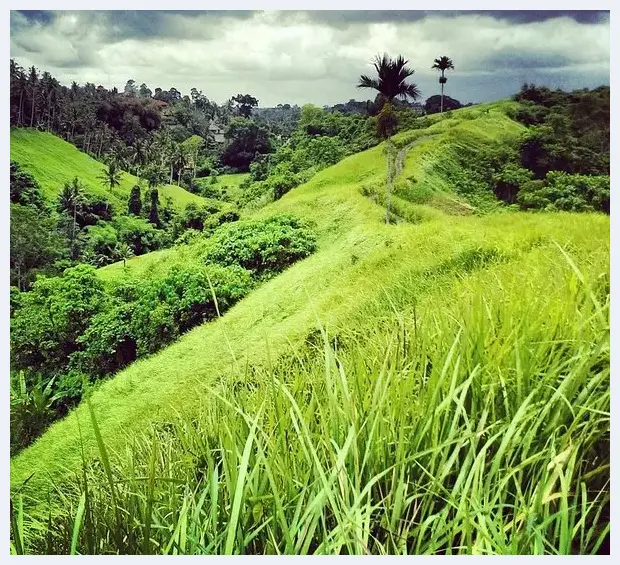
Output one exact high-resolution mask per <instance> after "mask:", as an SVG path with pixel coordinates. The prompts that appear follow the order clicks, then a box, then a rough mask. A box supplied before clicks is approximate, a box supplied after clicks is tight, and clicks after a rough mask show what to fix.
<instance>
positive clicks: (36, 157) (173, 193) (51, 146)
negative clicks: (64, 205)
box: [11, 128, 206, 210]
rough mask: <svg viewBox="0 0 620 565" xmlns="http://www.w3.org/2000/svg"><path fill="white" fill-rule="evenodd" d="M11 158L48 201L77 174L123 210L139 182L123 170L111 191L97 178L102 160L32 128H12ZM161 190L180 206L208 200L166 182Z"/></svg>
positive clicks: (93, 191)
mask: <svg viewBox="0 0 620 565" xmlns="http://www.w3.org/2000/svg"><path fill="white" fill-rule="evenodd" d="M11 160H12V161H16V162H17V163H19V164H20V165H21V166H22V167H23V168H24V169H25V170H26V171H28V172H29V173H31V174H32V175H33V176H34V178H35V179H36V181H37V182H38V183H39V185H40V186H41V190H42V191H43V194H44V196H45V197H46V198H47V199H49V200H54V199H55V198H56V197H57V196H58V194H59V193H60V192H61V190H62V187H63V185H64V183H66V182H69V181H71V180H73V178H74V177H75V176H77V177H78V178H79V179H80V180H81V181H82V182H83V183H84V185H85V187H86V192H87V193H89V194H92V195H96V196H100V197H103V198H107V199H108V200H110V201H111V202H112V203H113V204H114V205H116V206H117V208H118V209H119V210H123V209H124V208H125V206H126V202H127V198H128V197H129V193H130V191H131V188H132V187H133V186H134V185H135V184H137V178H136V177H135V176H133V175H130V174H129V173H123V175H122V178H121V185H120V186H119V187H117V188H115V189H114V192H110V190H109V189H107V188H106V187H104V186H103V185H102V184H101V181H100V180H99V178H98V177H99V175H100V174H101V172H102V171H103V169H104V165H103V164H102V163H100V162H99V161H97V160H95V159H93V158H92V157H90V156H89V155H87V154H86V153H82V152H81V151H80V150H79V149H77V148H76V147H75V146H73V145H71V144H70V143H68V142H66V141H64V140H63V139H61V138H59V137H57V136H55V135H53V134H51V133H47V132H42V131H37V130H34V129H30V128H11ZM158 190H159V195H160V199H161V201H162V202H163V201H164V200H165V198H166V197H167V196H169V197H170V198H172V201H173V202H174V204H175V205H176V206H177V207H179V208H182V207H184V206H185V205H186V204H187V203H188V202H195V203H196V204H200V203H203V202H206V201H205V199H203V198H202V197H200V196H198V195H196V194H192V193H191V192H188V191H187V190H185V189H184V188H182V187H180V186H175V185H163V186H160V187H158Z"/></svg>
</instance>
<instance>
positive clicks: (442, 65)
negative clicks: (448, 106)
mask: <svg viewBox="0 0 620 565" xmlns="http://www.w3.org/2000/svg"><path fill="white" fill-rule="evenodd" d="M431 69H437V70H438V71H441V76H440V77H439V84H441V109H440V113H443V85H444V84H446V82H448V79H447V78H446V71H447V70H449V69H454V64H453V63H452V59H450V57H446V56H445V55H442V56H441V57H439V59H435V64H434V65H433V66H432V67H431Z"/></svg>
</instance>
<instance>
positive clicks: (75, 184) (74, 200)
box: [57, 177, 85, 259]
mask: <svg viewBox="0 0 620 565" xmlns="http://www.w3.org/2000/svg"><path fill="white" fill-rule="evenodd" d="M84 204H85V197H84V192H83V190H82V185H81V184H80V181H79V180H78V178H77V177H75V178H74V179H73V180H72V181H71V182H70V183H68V182H66V183H65V185H64V186H63V188H62V192H61V193H60V195H59V196H58V207H57V210H58V212H60V213H64V214H66V215H67V217H68V218H72V221H71V225H70V226H69V225H67V238H68V239H69V249H70V251H71V258H72V259H75V258H76V257H77V249H76V247H75V237H76V231H77V211H78V210H80V213H81V211H82V207H83V205H84Z"/></svg>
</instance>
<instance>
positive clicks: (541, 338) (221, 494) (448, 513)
mask: <svg viewBox="0 0 620 565" xmlns="http://www.w3.org/2000/svg"><path fill="white" fill-rule="evenodd" d="M486 110H490V111H489V112H488V113H487V112H486ZM467 111H468V112H474V111H473V110H467ZM520 131H521V126H519V125H518V124H516V123H515V122H513V121H512V120H510V119H509V118H508V117H507V116H506V114H505V107H504V106H503V105H502V104H499V105H490V106H487V107H483V108H481V109H479V110H477V111H475V113H473V114H466V113H465V111H461V113H459V112H454V114H453V117H451V118H447V119H443V120H438V121H437V122H436V123H434V124H433V125H431V127H430V128H428V129H427V130H424V131H420V130H414V131H411V132H406V133H404V134H401V135H400V136H398V137H397V138H396V139H395V143H396V144H397V146H398V147H399V148H401V149H402V148H404V147H407V148H408V149H407V151H406V152H405V154H404V155H403V158H404V162H403V168H402V172H401V175H400V177H399V182H400V185H399V189H398V192H397V199H396V202H395V212H396V214H397V216H398V220H399V221H398V223H397V224H395V225H394V224H392V225H386V224H385V223H384V215H385V212H384V209H383V208H382V207H381V205H380V200H381V195H382V193H383V188H384V182H385V181H384V174H385V156H384V146H383V145H380V146H377V147H375V148H372V149H370V150H368V151H365V152H363V153H359V154H356V155H353V156H351V157H348V158H347V159H344V160H343V161H341V162H340V163H338V164H337V165H335V166H333V167H330V168H328V169H325V170H323V171H321V172H320V173H318V174H317V175H316V176H315V177H314V178H313V179H312V180H310V181H309V182H308V183H306V184H304V185H302V186H300V187H298V188H296V189H294V190H292V191H291V192H289V193H288V194H286V195H285V196H284V197H283V198H282V199H280V200H278V201H277V202H274V203H272V204H270V205H269V206H267V207H265V208H263V209H261V210H259V211H257V212H255V213H254V214H253V217H255V218H266V217H269V216H271V215H273V214H276V213H279V212H287V213H292V214H295V215H296V216H299V217H301V218H304V219H306V220H309V221H311V222H313V224H314V226H315V229H316V231H317V233H318V235H319V241H318V251H317V252H316V253H315V254H314V255H313V256H311V257H309V258H308V259H305V260H304V261H302V262H300V263H297V264H295V265H293V266H292V267H290V268H289V269H287V270H286V271H285V272H284V273H282V274H281V275H279V276H278V277H276V278H274V279H272V280H270V281H269V282H267V283H265V284H263V285H262V286H260V287H259V288H257V289H256V290H255V291H254V292H252V293H251V294H250V295H249V296H247V297H246V298H245V299H244V300H242V301H241V302H239V303H238V304H237V305H236V306H234V307H233V308H232V309H231V310H229V311H228V312H227V313H226V314H225V315H224V316H223V317H222V318H220V319H219V320H217V321H215V322H212V323H209V324H205V325H203V326H200V327H198V328H195V329H194V330H192V331H191V332H189V333H188V334H186V335H185V336H183V337H182V338H181V339H180V340H179V341H178V342H176V343H175V344H173V345H172V346H170V347H168V348H166V349H165V350H163V351H162V352H160V353H158V354H156V355H153V356H152V357H149V358H145V359H141V360H139V361H137V362H135V363H133V364H132V365H131V366H129V367H128V368H126V369H125V370H123V371H121V372H120V373H119V374H117V375H116V376H115V377H114V378H112V379H110V380H108V381H107V382H104V383H103V384H102V385H101V386H100V387H98V388H97V390H95V391H94V392H93V393H92V396H91V404H92V407H93V410H94V414H95V416H96V421H97V423H98V430H99V431H100V433H101V436H102V438H103V441H104V442H105V446H106V451H105V452H104V451H102V450H101V444H100V443H99V442H98V441H97V437H96V435H95V433H94V429H93V420H92V418H91V415H90V413H89V409H88V406H87V405H86V403H82V404H81V405H80V406H79V407H78V408H77V409H76V410H74V411H73V412H72V413H70V414H69V415H68V416H67V417H66V418H65V419H64V420H62V421H59V422H57V423H55V424H54V425H52V426H51V428H50V429H49V430H48V431H47V432H46V433H45V434H44V435H43V436H42V437H41V438H39V439H38V440H37V441H36V442H35V443H34V444H33V445H32V446H30V447H29V448H27V449H26V450H25V451H23V452H22V453H20V454H19V455H17V456H16V457H15V458H13V459H12V461H11V485H12V487H13V488H16V487H19V486H20V485H22V484H23V483H24V481H26V480H27V479H29V478H30V479H29V480H28V482H27V483H26V484H25V485H24V486H23V490H22V493H23V494H24V496H25V499H24V500H25V501H26V506H27V512H26V521H27V525H29V526H30V527H34V524H35V523H38V522H37V520H40V521H43V522H44V521H45V519H46V518H45V516H46V514H45V512H46V510H45V506H44V504H45V501H44V496H43V494H41V493H45V492H47V489H48V487H49V485H51V484H52V483H53V484H54V485H56V487H55V489H54V490H53V491H52V492H57V491H58V489H59V485H63V487H62V489H61V490H63V492H64V493H65V494H63V495H62V496H60V495H53V496H52V499H53V504H54V506H55V507H56V510H55V512H57V513H58V516H60V517H61V518H58V524H64V526H62V527H64V528H65V529H66V531H67V532H70V531H71V529H72V527H73V526H72V524H73V516H75V512H76V511H75V508H76V507H77V505H78V503H77V502H76V501H77V500H78V496H79V489H80V481H81V480H82V479H80V478H79V476H80V475H79V473H81V471H80V469H82V466H83V465H85V467H84V469H85V471H84V473H85V475H84V476H87V475H88V480H89V481H91V482H90V483H89V484H90V487H89V488H90V489H91V490H90V492H91V495H90V496H91V497H92V499H89V500H91V502H90V504H92V506H91V509H92V508H96V509H97V511H98V512H101V517H100V523H99V526H98V527H94V526H93V530H92V532H91V534H89V535H92V536H94V538H93V539H98V540H101V543H102V547H106V548H108V549H110V548H116V549H111V550H112V551H114V550H115V551H121V552H123V551H129V550H130V548H131V551H142V550H145V547H146V549H150V550H154V551H158V552H163V551H164V550H166V551H169V552H177V553H186V552H188V553H191V552H197V553H199V552H202V553H204V552H207V553H210V552H215V553H217V552H221V553H230V552H232V551H235V552H287V553H293V552H296V553H303V552H308V551H313V552H318V553H338V552H346V553H368V552H373V553H374V552H379V553H381V552H389V553H403V552H416V553H422V552H424V553H435V552H441V551H443V552H446V549H445V548H446V546H447V545H448V546H450V545H451V546H452V547H453V548H454V549H452V550H451V551H452V552H467V553H472V552H473V553H502V552H504V553H523V552H525V553H528V552H540V553H543V552H546V551H548V552H567V551H569V550H571V544H573V543H577V544H579V543H581V546H582V547H583V548H587V550H588V551H592V547H593V546H594V545H595V543H596V542H595V541H591V542H590V541H588V540H589V539H590V538H587V539H586V536H585V534H584V535H583V536H582V538H581V542H579V539H578V538H579V535H578V534H575V535H572V533H571V534H570V535H569V534H568V533H567V534H566V536H564V537H562V536H559V535H555V534H554V533H553V532H554V531H559V529H560V528H561V527H566V528H568V527H569V524H573V525H575V524H577V523H578V520H579V519H580V518H579V516H578V513H579V512H580V510H579V508H585V507H588V508H590V506H592V505H594V504H595V503H594V502H593V497H594V496H595V495H594V494H592V493H588V491H587V489H586V491H585V493H584V491H583V490H580V488H581V487H578V486H579V485H580V484H582V483H583V484H586V482H584V481H586V479H587V477H589V476H598V475H597V473H598V474H600V473H601V472H603V473H604V470H603V471H601V469H600V468H598V467H597V468H596V469H593V468H592V467H588V464H587V459H588V457H587V454H588V453H589V452H590V450H592V449H594V448H595V447H596V446H600V445H601V444H604V441H605V433H606V431H605V430H608V424H609V419H608V413H609V381H608V378H609V365H608V355H609V325H608V324H609V318H608V316H609V310H608V308H609V303H608V286H607V287H606V286H605V285H606V284H607V285H608V276H609V264H608V261H609V218H608V217H606V216H604V215H599V214H568V213H553V214H551V213H548V214H523V213H503V214H490V215H486V216H475V215H472V214H471V213H467V214H466V213H464V212H463V211H464V210H465V209H466V208H467V203H466V202H465V201H464V200H463V199H462V198H461V197H459V196H458V195H457V194H456V193H455V191H454V190H453V187H450V186H448V185H447V183H446V181H445V178H446V176H445V168H446V167H450V166H454V160H452V159H451V158H450V154H451V151H453V150H455V149H454V147H455V145H456V144H458V143H467V144H470V145H474V146H476V145H479V144H484V143H489V142H491V143H497V142H501V140H502V139H503V138H504V137H505V136H511V135H518V134H519V132H520ZM416 142H418V143H416ZM411 176H414V177H415V178H416V182H415V183H413V184H415V186H416V188H415V190H413V191H412V190H408V187H409V188H410V185H408V184H407V182H405V181H406V179H408V178H409V177H411ZM420 186H422V188H420ZM420 195H423V196H424V197H423V198H420ZM470 212H471V209H470ZM198 251H199V247H197V246H186V247H184V248H180V249H176V250H175V249H173V250H166V251H163V252H156V253H153V254H149V255H145V256H142V257H137V258H135V259H133V260H132V261H130V262H129V273H130V275H139V276H148V273H149V272H155V271H162V270H166V269H167V268H169V266H170V265H172V264H174V262H175V261H178V262H186V261H193V260H198V256H199V253H198ZM101 272H102V275H103V276H108V277H115V276H125V275H124V274H123V273H124V272H125V271H123V270H122V269H121V268H120V267H119V266H118V265H113V266H109V267H107V268H105V269H103V270H101ZM104 273H105V274H104ZM606 289H607V290H606ZM606 293H607V294H606ZM606 360H607V361H606ZM606 363H607V365H606ZM597 448H598V447H597ZM97 459H99V460H100V461H103V462H105V461H107V460H108V459H109V460H111V461H112V466H113V473H114V477H115V479H114V480H115V481H119V482H118V483H117V484H116V487H113V488H116V489H117V490H116V496H117V500H118V501H119V504H120V505H121V506H122V507H123V508H124V509H125V510H124V512H127V515H128V516H133V518H131V517H130V518H127V519H125V518H124V517H123V518H121V517H119V516H118V515H116V517H115V515H114V513H113V512H112V511H111V510H109V507H110V505H109V495H106V492H108V493H109V489H108V491H106V488H107V487H106V486H105V485H109V484H110V483H109V482H106V481H108V480H112V477H111V475H110V474H108V470H105V472H104V469H103V468H102V467H101V465H100V464H97V463H92V461H94V460H97ZM104 465H105V463H104ZM509 469H512V471H509ZM588 473H591V474H593V475H588ZM76 477H78V478H76ZM106 477H108V478H107V479H106ZM132 477H133V479H132ZM139 477H147V478H148V477H151V478H148V480H146V482H144V481H142V482H141V480H138V478H139ZM155 477H159V478H161V479H162V481H171V482H170V486H169V487H168V486H165V485H167V484H168V483H164V482H162V483H161V484H159V483H157V484H158V485H159V486H157V487H155V486H153V485H155V483H156V478H155ZM121 479H122V480H123V482H120V481H121ZM125 479H127V480H125ZM587 480H588V481H589V480H590V479H587ZM127 481H129V482H127ZM132 481H133V482H132ZM175 481H176V482H178V484H179V485H180V486H179V487H178V488H177V487H175V486H174V484H176V483H175ZM588 484H590V483H588ZM149 485H151V486H149ZM584 488H585V487H584ZM149 489H151V490H149ZM153 489H155V490H153ZM154 492H156V493H157V497H158V498H157V497H155V495H154V494H153V493H154ZM601 496H602V497H603V499H602V500H604V499H605V498H604V497H605V495H604V494H603V495H601ZM440 502H441V503H440ZM106 503H107V506H105V504H106ZM569 505H570V508H569ZM584 505H585V506H584ZM558 506H559V508H560V510H556V508H557V507H558ZM508 507H512V508H514V512H508V511H507V510H506V508H508ZM105 508H108V510H105ZM597 508H598V506H597ZM562 509H564V510H562ZM528 512H529V513H530V514H531V515H532V516H533V518H532V520H534V521H533V522H532V523H531V524H534V525H531V524H529V525H527V526H526V524H525V519H524V516H526V514H527V513H528ZM555 512H557V515H556V514H554V513H555ZM562 512H563V514H562ZM123 516H125V514H123ZM144 516H149V517H152V520H151V518H144ZM545 520H546V521H545ZM584 520H585V518H584ZM151 521H154V523H160V524H162V525H161V526H160V529H158V530H157V531H155V530H151V529H150V528H151V526H150V522H151ZM146 522H148V523H149V525H148V529H147V530H145V527H146V525H136V524H143V523H146ZM121 523H123V524H126V526H123V527H122V528H125V529H123V530H122V531H123V532H124V533H123V536H126V541H124V542H121V541H118V542H115V541H114V540H113V539H112V538H113V532H114V531H116V532H117V533H118V532H120V531H121V529H122V528H121V526H120V524H121ZM102 524H105V526H104V525H102ZM60 527H61V526H60V525H59V528H60ZM570 527H571V528H573V526H572V525H571V526H570ZM574 527H575V528H577V526H576V525H575V526H574ZM97 528H99V529H97ZM115 528H116V530H115ZM528 528H529V529H528ZM554 528H555V530H554ZM592 528H594V529H593V530H592ZM596 528H598V525H596V524H595V525H594V526H593V525H592V524H591V523H590V522H588V523H587V524H586V522H585V521H584V531H586V530H587V532H590V531H591V530H592V531H593V532H594V533H592V534H591V535H592V536H595V537H594V539H595V540H596V539H598V538H597V537H596V536H600V535H604V533H605V532H604V531H603V534H601V531H600V530H599V529H596ZM577 529H578V528H577ZM95 530H96V531H95ZM93 532H94V533H93ZM106 532H107V533H106ZM145 532H146V533H145ZM149 532H150V533H149ZM571 532H573V530H572V529H571ZM84 535H86V534H84ZM119 535H120V534H119ZM97 536H100V537H97ZM106 536H107V537H106ZM144 536H146V538H144ZM151 536H152V538H153V539H154V540H156V542H157V544H159V545H153V546H151ZM536 536H538V538H537V537H536ZM35 537H36V536H35ZM65 537H66V539H67V540H68V539H70V537H71V536H70V534H69V533H67V534H66V536H65ZM121 537H122V536H121ZM143 538H144V539H146V540H147V541H146V542H145V543H146V546H144V545H141V544H142V542H141V541H140V540H142V539H143ZM80 539H83V540H85V539H86V538H80ZM132 540H133V541H132ZM537 540H538V541H537ZM542 540H545V541H548V540H551V541H548V543H549V546H545V545H544V543H545V542H543V541H542ZM67 543H68V541H67ZM83 543H87V542H86V541H83ZM153 543H154V544H155V541H153ZM123 544H124V545H123ZM166 544H169V545H166ZM416 544H417V545H416ZM457 546H458V547H457ZM369 548H370V549H369Z"/></svg>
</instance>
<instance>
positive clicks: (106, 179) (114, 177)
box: [97, 161, 123, 192]
mask: <svg viewBox="0 0 620 565" xmlns="http://www.w3.org/2000/svg"><path fill="white" fill-rule="evenodd" d="M122 173H123V171H121V170H120V169H118V168H117V166H116V163H115V162H114V161H112V162H111V163H110V164H109V165H108V168H107V169H103V172H102V173H101V174H100V175H99V177H97V178H99V180H100V181H101V182H102V183H103V184H104V185H105V186H107V187H109V189H110V192H114V187H115V186H120V184H121V174H122Z"/></svg>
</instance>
